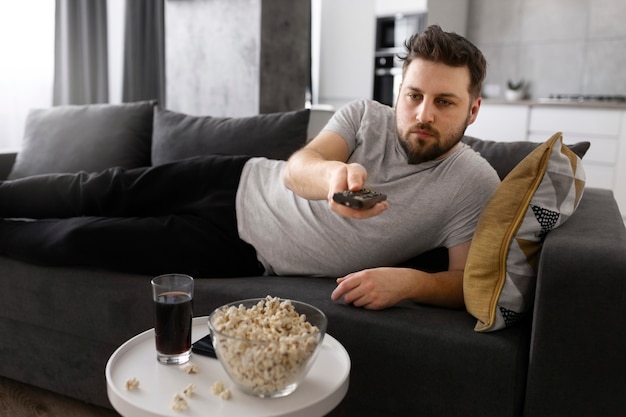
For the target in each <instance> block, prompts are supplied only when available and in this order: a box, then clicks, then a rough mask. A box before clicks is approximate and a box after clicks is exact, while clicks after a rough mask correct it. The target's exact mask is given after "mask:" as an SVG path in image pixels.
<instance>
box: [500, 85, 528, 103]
mask: <svg viewBox="0 0 626 417" xmlns="http://www.w3.org/2000/svg"><path fill="white" fill-rule="evenodd" d="M525 86H526V84H525V83H524V80H519V81H517V82H514V81H512V80H508V81H507V83H506V87H507V88H506V91H505V92H504V97H505V98H506V99H507V100H509V101H517V100H521V99H523V98H524V93H525V92H524V87H525Z"/></svg>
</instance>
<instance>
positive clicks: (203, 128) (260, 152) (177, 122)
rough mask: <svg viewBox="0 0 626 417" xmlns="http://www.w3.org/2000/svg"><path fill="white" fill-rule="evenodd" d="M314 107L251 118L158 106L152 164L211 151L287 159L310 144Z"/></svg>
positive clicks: (214, 152)
mask: <svg viewBox="0 0 626 417" xmlns="http://www.w3.org/2000/svg"><path fill="white" fill-rule="evenodd" d="M309 113H310V110H308V109H303V110H296V111H291V112H282V113H269V114H260V115H256V116H250V117H239V118H229V117H211V116H190V115H186V114H182V113H177V112H173V111H170V110H165V109H159V108H157V109H155V113H154V136H153V139H152V142H153V143H152V164H153V165H160V164H164V163H168V162H172V161H176V160H179V159H184V158H190V157H193V156H199V155H207V154H228V155H250V156H264V157H266V158H272V159H287V158H289V156H290V155H291V154H292V153H293V152H294V151H296V150H298V149H299V148H301V147H302V146H304V144H305V143H306V139H307V129H308V124H309Z"/></svg>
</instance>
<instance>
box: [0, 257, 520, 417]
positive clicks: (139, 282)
mask: <svg viewBox="0 0 626 417" xmlns="http://www.w3.org/2000/svg"><path fill="white" fill-rule="evenodd" d="M0 274H1V275H2V276H11V279H10V280H8V279H4V280H0V303H2V305H3V311H2V313H1V314H0V328H1V327H2V323H3V322H6V323H7V326H9V327H10V328H12V329H20V328H24V329H29V332H26V333H22V332H19V333H18V336H19V340H17V339H16V338H13V339H12V340H8V339H7V340H5V339H2V341H0V351H2V352H5V353H6V354H10V357H11V358H12V360H11V361H10V362H11V363H4V364H2V365H0V368H3V369H0V371H2V372H1V373H2V374H6V372H5V369H4V368H6V369H7V370H8V368H11V369H12V371H11V372H13V371H14V372H17V369H19V368H20V367H21V368H25V369H28V367H29V364H30V363H32V361H33V357H32V354H33V352H39V354H43V352H44V351H45V349H36V350H33V349H26V348H24V344H23V343H32V342H33V337H32V330H33V329H36V328H40V329H41V332H40V334H42V335H44V336H46V337H48V338H49V340H51V341H53V342H54V341H58V340H60V339H62V340H64V342H63V346H64V349H65V350H66V352H65V357H67V358H72V359H71V362H70V365H71V366H74V367H75V368H76V367H78V366H79V364H83V366H84V364H87V363H88V364H89V366H90V370H89V371H86V370H84V369H83V372H85V373H86V374H87V375H88V376H89V378H88V377H87V376H83V377H82V378H81V379H80V380H79V382H80V386H76V387H74V389H76V390H79V391H80V390H82V389H86V388H87V387H91V389H90V391H91V392H93V390H94V388H93V387H99V388H98V390H99V392H101V393H102V398H105V397H104V396H105V395H106V385H105V379H104V378H103V376H102V375H103V374H102V372H104V366H105V364H106V361H107V359H108V357H109V356H110V355H111V354H112V353H113V351H114V350H115V348H116V347H117V346H119V345H121V344H122V343H123V342H125V341H126V340H127V339H129V338H130V337H132V336H134V335H135V334H138V333H139V332H142V331H144V330H147V329H149V328H151V327H152V326H153V310H152V309H153V306H152V297H151V292H150V278H151V277H149V276H141V275H130V274H120V273H112V272H105V271H98V270H88V269H79V268H42V267H38V266H35V265H30V264H25V263H22V262H19V261H14V260H11V259H7V258H1V262H0ZM196 278H197V279H196V282H195V296H194V315H195V316H204V315H208V314H209V313H210V312H211V311H213V309H215V308H216V307H218V306H220V305H222V304H225V303H228V302H232V301H236V300H240V299H246V298H252V297H264V296H266V295H272V296H278V297H283V298H290V299H296V300H301V301H304V302H308V303H311V304H313V305H315V306H317V307H318V308H320V309H321V310H322V311H324V313H326V315H327V316H328V333H329V334H330V335H332V336H333V337H335V338H336V339H337V340H339V341H340V342H341V343H342V344H343V345H344V347H345V348H346V350H347V351H348V353H349V355H350V359H351V363H352V369H351V377H350V388H349V392H348V394H347V395H348V398H349V400H348V401H346V403H348V404H350V405H349V406H348V405H346V406H345V407H349V408H348V409H346V410H344V411H345V413H344V414H342V415H385V416H406V415H407V413H406V410H409V409H410V410H419V411H420V413H421V414H423V415H445V416H466V415H498V416H510V417H513V416H518V415H519V413H520V407H521V400H522V397H523V389H522V387H523V381H524V378H525V374H526V372H525V369H526V365H527V355H528V337H529V336H528V333H529V332H528V328H527V326H517V327H515V328H511V329H507V330H505V331H502V332H498V333H494V334H490V335H488V336H485V335H480V334H477V333H475V332H473V330H472V326H471V324H472V321H473V318H472V317H471V316H470V315H469V314H467V312H466V311H463V310H448V309H441V308H435V307H429V306H422V305H417V304H415V303H410V302H406V303H403V304H401V305H398V306H397V307H394V308H390V309H387V310H383V311H369V310H364V309H361V308H355V307H353V306H350V305H345V304H341V303H335V302H333V301H331V300H330V293H331V292H332V290H333V288H335V285H336V284H335V281H334V280H333V279H329V278H303V277H275V276H269V277H248V278H223V279H220V278H212V279H201V278H199V277H196ZM24 300H28V303H27V304H24ZM51 318H54V319H51ZM20 322H22V323H24V326H20V325H19V324H18V323H20ZM52 335H62V337H61V336H56V337H52ZM45 340H46V339H43V340H42V341H41V343H44V344H45V343H46V342H45ZM85 347H89V351H84V349H85ZM94 352H96V353H97V355H96V356H97V357H94ZM460 352H462V354H459V353H460ZM7 357H9V356H7ZM5 362H6V361H5ZM37 363H38V364H39V365H40V368H39V369H40V371H39V372H41V373H42V374H45V375H48V376H51V375H55V374H56V375H71V374H72V372H74V371H70V370H68V369H64V368H65V367H66V366H67V364H66V361H49V360H48V361H42V360H38V362H37ZM98 370H99V371H98ZM386 381H389V383H386ZM41 382H42V383H49V384H50V385H53V384H54V378H50V380H49V381H41ZM398 387H404V389H406V390H410V391H411V392H412V393H413V394H412V395H410V396H403V401H402V402H401V403H398V401H397V398H398V397H397V394H398V392H397V389H398ZM68 389H69V388H68ZM494 389H495V390H496V392H495V393H494ZM444 393H445V394H444ZM81 395H82V394H81ZM442 396H445V397H448V398H455V401H443V402H442V401H440V400H439V399H441V398H442Z"/></svg>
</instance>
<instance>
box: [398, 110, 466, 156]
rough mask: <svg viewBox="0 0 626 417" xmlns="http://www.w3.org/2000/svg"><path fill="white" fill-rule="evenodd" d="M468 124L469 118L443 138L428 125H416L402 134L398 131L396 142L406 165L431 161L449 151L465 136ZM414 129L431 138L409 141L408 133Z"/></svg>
mask: <svg viewBox="0 0 626 417" xmlns="http://www.w3.org/2000/svg"><path fill="white" fill-rule="evenodd" d="M468 122H469V116H468V117H467V119H466V120H465V121H464V123H463V124H461V125H459V126H457V127H455V128H454V129H453V130H452V131H450V133H448V134H446V135H445V136H442V135H441V132H439V130H437V129H435V128H434V127H433V126H432V125H431V124H430V123H417V124H415V125H413V126H411V127H410V128H409V129H406V130H405V131H403V132H400V131H399V132H398V140H399V142H400V145H401V146H402V148H403V149H404V151H405V152H406V154H407V156H408V163H409V164H421V163H423V162H428V161H433V160H435V159H437V158H439V157H441V156H442V155H444V154H445V153H446V152H448V151H450V150H451V149H452V148H454V147H455V146H456V144H457V143H459V142H460V141H461V138H462V137H463V135H464V134H465V129H467V126H468ZM416 129H419V130H422V131H424V132H426V133H428V134H429V135H431V138H430V139H429V140H424V139H420V138H417V139H415V140H410V139H409V134H410V132H411V131H414V130H416Z"/></svg>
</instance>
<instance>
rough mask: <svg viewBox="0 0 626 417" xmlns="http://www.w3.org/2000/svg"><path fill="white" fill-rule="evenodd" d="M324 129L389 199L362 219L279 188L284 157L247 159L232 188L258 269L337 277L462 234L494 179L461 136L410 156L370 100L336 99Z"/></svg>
mask: <svg viewBox="0 0 626 417" xmlns="http://www.w3.org/2000/svg"><path fill="white" fill-rule="evenodd" d="M325 130H331V131H334V132H336V133H338V134H339V135H341V137H342V138H344V139H345V141H346V143H347V144H348V146H349V149H350V157H349V162H359V163H360V164H362V165H363V166H364V167H365V168H366V169H367V172H368V180H367V184H366V187H367V188H370V189H373V190H376V191H380V192H382V193H385V194H387V196H388V197H387V199H388V201H389V208H388V209H387V210H386V211H385V212H383V213H382V214H380V215H378V216H375V217H373V218H369V219H365V220H357V219H346V218H343V217H340V216H338V215H337V214H335V213H334V212H332V211H331V210H330V209H329V208H328V202H327V201H326V200H321V201H310V200H306V199H303V198H301V197H299V196H297V195H295V194H294V193H293V192H291V191H290V190H289V189H287V187H286V186H285V184H284V182H283V170H284V168H285V164H286V162H284V161H274V160H268V159H265V158H253V159H251V160H250V161H249V162H248V163H247V164H246V166H245V167H244V170H243V173H242V177H241V183H240V185H239V190H238V193H237V221H238V228H239V235H240V237H241V238H242V239H243V240H245V241H246V242H248V243H250V244H251V245H252V246H254V248H255V249H256V250H257V254H258V258H259V261H260V262H261V263H262V264H263V265H264V266H265V268H266V273H267V274H277V275H311V276H331V277H338V276H343V275H346V274H348V273H351V272H354V271H358V270H361V269H366V268H372V267H378V266H392V265H396V264H398V263H400V262H404V261H406V260H409V259H411V258H412V257H414V256H416V255H418V254H420V253H423V252H426V251H428V250H430V249H434V248H437V247H447V248H450V247H453V246H456V245H459V244H461V243H464V242H467V241H469V240H471V238H472V235H473V233H474V229H475V227H476V222H477V220H478V217H479V215H480V212H481V211H482V208H483V206H484V205H485V203H486V202H487V200H488V199H489V198H490V197H491V195H492V193H493V192H494V191H495V189H496V187H497V185H498V184H499V179H498V176H497V174H496V172H495V171H494V169H493V168H492V167H491V166H490V165H489V163H488V162H487V161H485V160H484V159H483V158H482V157H481V156H479V155H478V154H477V153H476V152H474V151H473V150H472V149H471V148H470V147H468V146H467V145H465V144H463V143H460V144H459V145H458V146H457V147H456V148H455V150H454V151H453V152H452V153H451V154H450V155H449V156H447V157H446V158H445V159H442V160H439V161H429V162H426V163H422V164H409V163H408V162H407V155H406V152H405V151H404V149H403V148H402V147H401V146H400V144H399V142H398V135H397V130H396V120H395V111H394V110H393V109H392V108H390V107H387V106H384V105H381V104H379V103H377V102H375V101H371V100H359V101H355V102H352V103H350V104H348V105H346V106H344V107H342V108H341V109H340V110H339V111H337V113H336V114H335V115H334V116H333V118H332V119H331V120H330V121H329V122H328V124H327V125H326V127H325Z"/></svg>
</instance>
